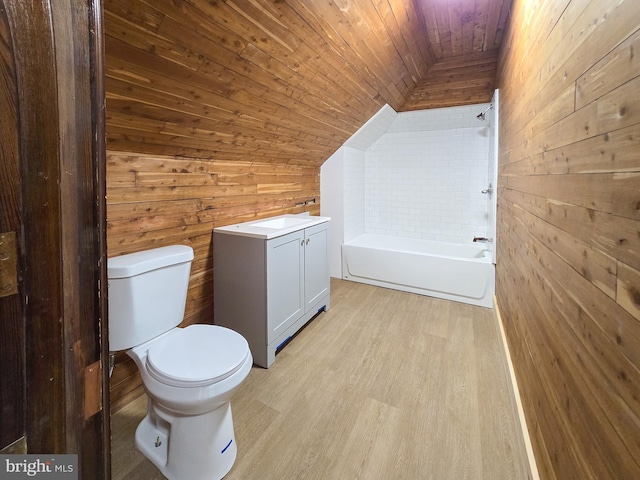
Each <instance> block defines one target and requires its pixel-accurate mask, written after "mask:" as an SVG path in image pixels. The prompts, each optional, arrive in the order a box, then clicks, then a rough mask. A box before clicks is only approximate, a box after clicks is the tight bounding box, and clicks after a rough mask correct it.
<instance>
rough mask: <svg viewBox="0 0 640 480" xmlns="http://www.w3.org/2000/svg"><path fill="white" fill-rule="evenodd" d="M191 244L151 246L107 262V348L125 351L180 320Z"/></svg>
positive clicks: (177, 323)
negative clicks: (151, 247) (188, 245)
mask: <svg viewBox="0 0 640 480" xmlns="http://www.w3.org/2000/svg"><path fill="white" fill-rule="evenodd" d="M192 260H193V249H192V248H191V247H187V246H185V245H173V246H170V247H160V248H154V249H152V250H145V251H143V252H137V253H130V254H127V255H122V256H119V257H113V258H109V259H108V261H107V276H108V279H109V350H110V351H112V352H115V351H119V350H126V349H129V348H132V347H135V346H137V345H140V344H142V343H144V342H146V341H148V340H151V339H152V338H155V337H157V336H158V335H161V334H163V333H165V332H167V331H169V330H171V329H172V328H174V327H176V326H177V325H179V324H180V322H182V318H183V317H184V309H185V304H186V301H187V290H188V288H189V274H190V272H191V261H192Z"/></svg>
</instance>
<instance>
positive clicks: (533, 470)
mask: <svg viewBox="0 0 640 480" xmlns="http://www.w3.org/2000/svg"><path fill="white" fill-rule="evenodd" d="M493 311H494V312H495V314H496V318H497V320H498V325H499V326H500V335H501V337H502V346H503V348H504V352H505V357H506V359H507V366H508V368H509V377H510V379H511V393H512V398H513V400H514V401H515V408H516V411H517V412H516V413H517V415H518V420H519V423H520V429H521V434H522V441H523V443H524V448H525V451H526V459H523V460H524V461H526V462H527V464H528V467H529V473H530V477H529V478H531V480H540V474H539V473H538V466H537V464H536V458H535V456H534V454H533V447H532V446H531V438H530V437H529V429H528V428H527V419H526V418H525V416H524V410H523V408H522V401H521V400H520V391H519V390H518V381H517V380H516V375H515V371H514V369H513V363H512V362H511V353H510V352H509V344H508V343H507V337H506V335H505V333H504V325H503V324H502V316H501V315H500V309H499V308H498V302H497V301H496V297H495V296H494V297H493Z"/></svg>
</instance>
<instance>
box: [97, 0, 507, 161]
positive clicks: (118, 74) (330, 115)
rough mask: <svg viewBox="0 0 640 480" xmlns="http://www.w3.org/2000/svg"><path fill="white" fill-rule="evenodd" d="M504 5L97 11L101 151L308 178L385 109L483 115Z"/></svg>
mask: <svg viewBox="0 0 640 480" xmlns="http://www.w3.org/2000/svg"><path fill="white" fill-rule="evenodd" d="M511 1H512V0H338V1H334V2H329V1H319V0H315V1H306V0H305V1H303V0H297V1H293V0H292V1H282V0H228V1H207V0H136V1H133V2H132V1H131V0H105V1H104V18H105V34H106V42H105V43H106V45H105V51H106V52H105V53H106V55H105V57H106V72H107V79H106V87H107V137H108V147H109V149H110V150H112V151H124V152H135V153H146V154H165V155H180V156H189V157H198V158H201V159H207V158H216V159H222V160H225V161H226V160H252V161H264V162H277V163H292V164H301V165H321V164H322V163H323V162H324V161H325V160H326V159H327V158H328V157H329V156H330V155H331V154H332V153H333V152H334V151H335V150H336V149H337V148H339V147H340V145H342V143H344V141H345V140H346V139H348V138H349V137H350V136H351V135H352V134H353V133H354V132H355V131H356V130H357V129H358V128H360V127H361V126H362V125H363V124H364V123H365V122H366V121H367V120H368V119H369V118H370V117H371V116H372V115H373V114H374V113H375V112H377V111H378V110H379V109H380V108H381V107H382V106H383V105H384V104H385V103H387V104H389V105H390V106H391V107H393V108H394V109H395V110H397V111H402V110H414V109H422V108H433V107H441V106H451V105H462V104H468V103H480V102H484V101H488V99H490V97H491V93H492V91H493V88H494V84H493V82H494V76H495V65H496V59H497V52H498V47H499V44H500V41H501V39H502V32H503V30H504V25H505V22H506V20H507V16H508V12H509V7H510V4H511Z"/></svg>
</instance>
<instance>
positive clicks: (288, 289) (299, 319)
mask: <svg viewBox="0 0 640 480" xmlns="http://www.w3.org/2000/svg"><path fill="white" fill-rule="evenodd" d="M276 218H280V217H276ZM303 218H308V219H310V220H309V222H308V223H301V224H300V225H296V226H295V227H289V228H287V229H285V230H286V231H285V232H284V233H282V234H281V235H278V234H279V233H281V230H282V229H276V228H270V230H275V231H273V232H268V233H267V232H265V233H263V234H256V233H255V230H256V229H257V228H260V227H258V226H257V225H259V223H258V222H249V226H250V227H251V230H252V231H253V232H254V233H253V234H251V235H249V234H247V233H246V232H247V231H249V230H247V229H243V228H242V227H240V228H239V227H238V226H237V225H233V226H230V227H222V228H218V229H215V230H214V237H213V238H214V240H213V258H214V264H213V274H214V289H213V290H214V296H213V304H214V318H213V320H214V323H215V324H216V325H221V326H225V327H228V328H231V329H233V330H235V331H237V332H239V333H240V334H242V335H243V336H244V337H245V338H246V339H247V341H248V342H249V346H250V348H251V353H252V355H253V359H254V362H255V363H256V364H257V365H260V366H262V367H265V368H268V367H269V366H270V365H271V364H272V363H273V362H274V360H275V354H276V351H277V350H278V348H279V347H280V346H282V345H283V344H285V343H286V342H287V341H288V340H289V339H290V338H291V337H292V336H293V335H294V334H295V333H296V332H297V331H298V330H299V329H300V328H302V327H303V326H304V325H305V324H306V323H307V322H308V321H309V320H310V319H311V318H313V317H314V316H315V315H316V314H318V313H319V312H321V311H323V310H328V309H329V263H328V240H329V236H328V233H329V232H328V229H329V222H328V218H326V217H303ZM321 220H322V221H321ZM318 222H320V223H318ZM263 223H265V224H266V222H263ZM309 223H310V224H311V225H310V226H306V225H307V224H309ZM238 225H243V224H238ZM292 230H293V231H292Z"/></svg>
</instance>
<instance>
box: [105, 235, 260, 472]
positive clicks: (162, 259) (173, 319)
mask: <svg viewBox="0 0 640 480" xmlns="http://www.w3.org/2000/svg"><path fill="white" fill-rule="evenodd" d="M192 260H193V250H192V249H191V248H190V247H187V246H183V245H175V246H170V247H161V248H155V249H153V250H147V251H144V252H138V253H132V254H129V255H122V256H120V257H114V258H110V259H109V261H108V265H107V271H108V277H109V349H110V350H111V351H112V352H115V351H120V350H126V351H127V354H128V355H129V356H130V357H131V358H133V359H134V360H135V362H136V364H137V365H138V369H139V370H140V375H141V376H142V382H143V383H144V388H145V390H146V392H147V395H148V398H149V405H148V412H147V416H146V417H145V418H144V419H143V420H142V422H140V425H139V426H138V428H137V430H136V445H137V446H138V448H139V449H140V451H141V452H142V453H143V454H144V455H145V456H146V457H147V458H148V459H149V460H150V461H151V462H153V464H154V465H155V466H156V467H157V468H158V469H159V470H160V471H161V472H162V474H163V475H164V476H165V477H167V478H169V479H172V480H187V479H188V480H199V479H207V480H212V479H220V478H222V477H224V476H225V475H226V474H227V473H228V472H229V470H231V467H232V466H233V463H234V461H235V458H236V454H237V447H236V440H235V436H234V432H233V420H232V418H231V404H230V399H231V397H232V395H233V394H234V392H235V391H236V389H237V388H238V387H239V386H240V384H241V383H242V381H243V380H244V379H245V378H246V377H247V375H248V374H249V371H250V370H251V366H252V364H253V358H252V356H251V352H250V350H249V345H248V344H247V341H246V340H245V339H244V337H242V336H241V335H240V334H239V333H237V332H234V331H233V330H229V329H227V328H224V327H219V326H213V325H190V326H188V327H185V328H179V327H178V325H179V324H180V322H181V321H182V318H183V315H184V310H185V303H186V299H187V289H188V285H189V274H190V271H191V261H192Z"/></svg>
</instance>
